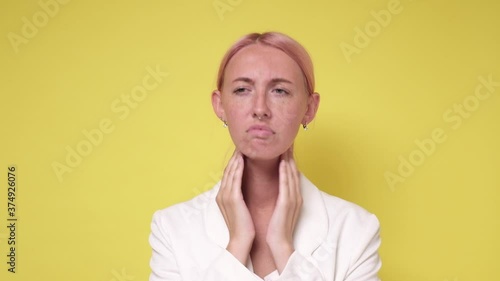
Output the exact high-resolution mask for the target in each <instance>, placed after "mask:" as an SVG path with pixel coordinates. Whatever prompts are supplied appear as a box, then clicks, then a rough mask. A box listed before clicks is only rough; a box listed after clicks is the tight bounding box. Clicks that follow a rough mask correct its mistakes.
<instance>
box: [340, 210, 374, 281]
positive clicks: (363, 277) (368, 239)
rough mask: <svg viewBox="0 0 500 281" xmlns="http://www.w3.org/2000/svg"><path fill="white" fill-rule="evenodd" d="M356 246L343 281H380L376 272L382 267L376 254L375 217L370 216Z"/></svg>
mask: <svg viewBox="0 0 500 281" xmlns="http://www.w3.org/2000/svg"><path fill="white" fill-rule="evenodd" d="M357 245H358V246H357V247H355V248H354V250H353V252H352V258H351V262H350V267H349V271H348V273H347V278H346V279H345V281H380V279H379V277H378V271H379V270H380V267H381V266H382V262H381V261H380V257H379V254H378V249H379V247H380V223H379V221H378V219H377V217H376V216H375V215H370V217H369V220H368V222H367V223H366V227H365V229H364V232H362V234H361V235H360V239H359V241H358V242H357Z"/></svg>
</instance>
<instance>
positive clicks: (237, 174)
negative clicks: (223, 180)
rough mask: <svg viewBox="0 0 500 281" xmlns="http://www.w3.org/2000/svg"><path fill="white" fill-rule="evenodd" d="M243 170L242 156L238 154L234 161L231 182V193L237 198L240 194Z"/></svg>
mask: <svg viewBox="0 0 500 281" xmlns="http://www.w3.org/2000/svg"><path fill="white" fill-rule="evenodd" d="M243 168H244V161H243V156H242V155H241V154H238V155H237V156H236V159H235V167H234V173H233V178H232V180H233V182H232V188H231V192H233V194H235V195H238V196H239V195H240V194H241V179H242V178H243Z"/></svg>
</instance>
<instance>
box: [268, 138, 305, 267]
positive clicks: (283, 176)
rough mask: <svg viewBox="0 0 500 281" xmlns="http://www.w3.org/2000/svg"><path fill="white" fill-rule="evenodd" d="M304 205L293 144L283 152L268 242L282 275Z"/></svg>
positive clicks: (290, 253) (290, 252) (292, 249)
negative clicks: (277, 192)
mask: <svg viewBox="0 0 500 281" xmlns="http://www.w3.org/2000/svg"><path fill="white" fill-rule="evenodd" d="M301 207H302V195H301V194H300V176H299V171H298V170H297V166H296V165H295V161H294V159H293V147H290V148H289V149H288V150H287V151H286V152H285V153H283V154H282V155H281V160H280V164H279V194H278V199H277V201H276V206H275V207H274V213H273V215H272V216H271V220H270V221H269V226H268V229H267V236H266V242H267V244H268V245H269V248H270V249H271V252H272V255H273V258H274V262H275V264H276V267H277V269H278V272H279V273H280V274H281V272H283V269H284V268H285V266H286V264H287V262H288V259H289V257H290V256H291V255H292V253H293V252H294V250H295V249H294V247H293V232H294V230H295V225H296V223H297V220H298V218H299V214H300V209H301Z"/></svg>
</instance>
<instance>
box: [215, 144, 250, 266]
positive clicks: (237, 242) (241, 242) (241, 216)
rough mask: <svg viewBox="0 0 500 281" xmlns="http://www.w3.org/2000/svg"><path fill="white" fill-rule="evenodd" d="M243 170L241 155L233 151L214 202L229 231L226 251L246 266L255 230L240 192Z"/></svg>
mask: <svg viewBox="0 0 500 281" xmlns="http://www.w3.org/2000/svg"><path fill="white" fill-rule="evenodd" d="M243 168H244V161H243V154H241V152H239V151H238V150H235V151H234V153H233V156H232V157H231V159H230V160H229V163H228V164H227V166H226V168H225V169H224V175H223V176H222V181H221V186H220V189H219V192H218V194H217V197H216V201H217V205H219V209H220V211H221V213H222V216H223V217H224V220H225V221H226V225H227V228H228V229H229V244H228V245H227V250H228V251H229V252H230V253H231V254H233V256H235V257H236V258H237V259H238V260H239V261H240V262H241V263H242V264H246V263H247V259H248V255H249V253H250V250H251V248H252V243H253V240H254V238H255V228H254V225H253V220H252V217H251V215H250V211H249V210H248V208H247V205H246V203H245V200H244V199H243V194H242V192H241V181H242V177H243Z"/></svg>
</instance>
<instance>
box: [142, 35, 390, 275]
mask: <svg viewBox="0 0 500 281" xmlns="http://www.w3.org/2000/svg"><path fill="white" fill-rule="evenodd" d="M319 100H320V98H319V94H318V93H316V92H314V75H313V67H312V62H311V59H310V57H309V55H308V54H307V52H306V50H305V49H304V48H303V47H302V46H301V45H300V44H299V43H297V42H296V41H295V40H293V39H292V38H290V37H288V36H286V35H284V34H281V33H277V32H268V33H263V34H258V33H253V34H248V35H246V36H245V37H243V38H242V39H240V40H239V41H238V42H236V43H235V44H234V45H233V46H232V47H231V48H230V49H229V50H228V51H227V53H226V55H225V56H224V58H223V59H222V62H221V65H220V68H219V74H218V80H217V90H215V91H213V93H212V106H213V108H214V111H215V114H216V115H217V116H218V118H220V119H221V120H222V122H223V125H224V127H227V128H228V130H229V133H230V135H231V138H232V140H233V142H234V144H235V147H236V148H235V151H234V153H233V156H232V157H231V159H230V160H229V163H228V164H227V166H226V168H225V170H224V174H223V177H222V180H221V181H220V182H219V183H217V184H216V185H215V186H214V188H213V189H211V190H209V191H207V192H205V193H203V194H201V195H199V196H197V197H195V198H193V199H192V200H190V201H187V202H184V203H180V204H177V205H174V206H172V207H169V208H166V209H164V210H160V211H157V212H156V213H155V214H154V216H153V222H152V233H151V235H150V244H151V246H152V248H153V255H152V258H151V262H150V265H151V268H152V273H151V276H150V281H159V280H193V281H194V280H197V281H200V280H206V281H208V280H213V281H215V280H217V281H220V280H231V281H246V280H248V281H250V280H308V281H311V280H325V281H326V280H335V281H339V280H349V281H354V280H356V281H366V280H370V281H372V280H379V279H378V277H377V272H378V270H379V268H380V266H381V262H380V259H379V256H378V247H379V245H380V238H379V222H378V220H377V218H376V217H375V216H374V215H372V214H370V213H368V212H367V211H365V210H364V209H362V208H361V207H359V206H357V205H355V204H353V203H349V202H347V201H344V200H342V199H340V198H337V197H334V196H331V195H328V194H326V193H324V192H322V191H320V190H319V189H317V188H316V187H315V186H314V185H313V184H312V183H311V182H310V181H309V180H308V179H307V178H306V177H305V176H304V175H302V174H301V173H300V172H299V171H298V170H297V167H296V165H295V162H294V159H293V142H294V139H295V137H296V135H297V133H298V130H299V127H300V126H302V127H303V128H304V129H307V124H309V123H310V122H311V121H312V120H313V119H314V117H315V115H316V111H317V109H318V105H319Z"/></svg>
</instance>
